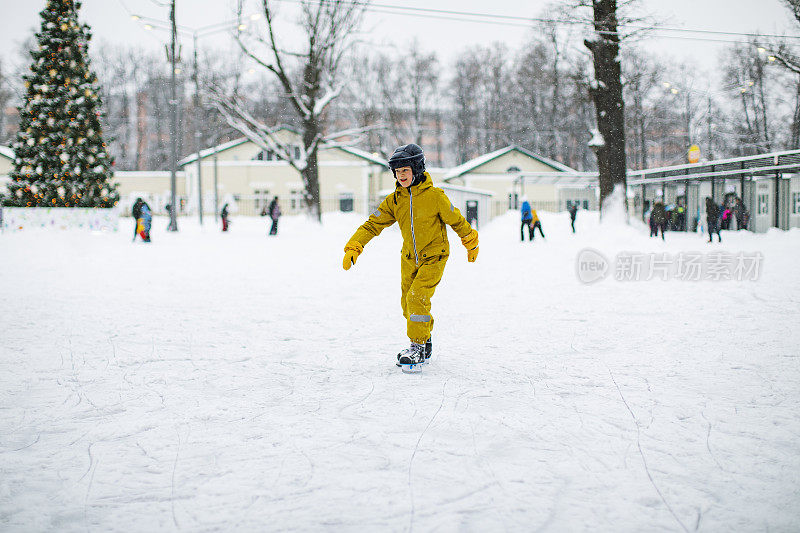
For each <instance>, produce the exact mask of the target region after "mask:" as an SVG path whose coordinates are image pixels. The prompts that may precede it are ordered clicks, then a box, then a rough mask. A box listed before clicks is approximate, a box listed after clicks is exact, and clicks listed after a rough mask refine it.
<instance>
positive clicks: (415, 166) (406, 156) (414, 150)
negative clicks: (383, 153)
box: [389, 143, 425, 177]
mask: <svg viewBox="0 0 800 533" xmlns="http://www.w3.org/2000/svg"><path fill="white" fill-rule="evenodd" d="M402 167H411V172H412V173H413V174H414V177H417V176H421V175H422V173H423V172H425V154H424V153H423V152H422V148H420V147H419V146H417V145H416V144H413V143H412V144H406V145H405V146H401V147H400V148H397V149H396V150H395V151H394V153H393V154H392V157H390V158H389V168H391V169H392V172H394V171H395V170H396V169H398V168H402Z"/></svg>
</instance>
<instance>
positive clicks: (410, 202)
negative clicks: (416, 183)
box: [408, 187, 419, 266]
mask: <svg viewBox="0 0 800 533" xmlns="http://www.w3.org/2000/svg"><path fill="white" fill-rule="evenodd" d="M408 211H409V213H410V214H411V242H412V243H414V263H415V264H416V265H417V266H419V255H418V254H417V239H416V237H414V195H413V194H411V187H409V188H408Z"/></svg>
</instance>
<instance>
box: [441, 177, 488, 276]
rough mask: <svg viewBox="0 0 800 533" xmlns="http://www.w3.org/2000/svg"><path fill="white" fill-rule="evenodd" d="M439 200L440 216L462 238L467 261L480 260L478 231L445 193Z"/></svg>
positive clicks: (442, 193)
mask: <svg viewBox="0 0 800 533" xmlns="http://www.w3.org/2000/svg"><path fill="white" fill-rule="evenodd" d="M440 194H441V197H440V199H439V216H440V217H441V219H442V221H443V222H444V223H445V224H447V225H448V226H450V227H451V228H453V231H455V232H456V235H458V236H459V237H461V244H463V245H464V248H466V249H467V261H469V262H470V263H474V262H475V260H476V259H477V258H478V230H475V229H472V226H470V225H469V223H468V222H467V219H465V218H464V217H463V215H462V214H461V211H459V210H458V208H456V207H455V206H454V205H453V204H452V203H450V199H449V198H448V197H447V195H446V194H445V193H444V192H441V193H440Z"/></svg>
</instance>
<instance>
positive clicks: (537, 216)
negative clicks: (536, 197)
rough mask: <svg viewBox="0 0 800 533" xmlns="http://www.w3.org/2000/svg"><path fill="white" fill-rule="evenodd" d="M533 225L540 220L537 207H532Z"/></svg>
mask: <svg viewBox="0 0 800 533" xmlns="http://www.w3.org/2000/svg"><path fill="white" fill-rule="evenodd" d="M531 216H532V217H533V218H531V225H533V224H536V223H537V222H538V221H539V215H537V214H536V209H531Z"/></svg>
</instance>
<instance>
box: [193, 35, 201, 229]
mask: <svg viewBox="0 0 800 533" xmlns="http://www.w3.org/2000/svg"><path fill="white" fill-rule="evenodd" d="M193 77H194V110H195V111H194V112H195V121H194V141H195V146H196V147H197V213H198V216H199V218H200V225H201V226H202V225H203V171H202V169H201V166H202V162H201V160H200V144H201V136H202V133H201V132H200V120H201V117H200V116H199V114H200V81H199V75H198V73H197V32H194V74H193Z"/></svg>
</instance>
